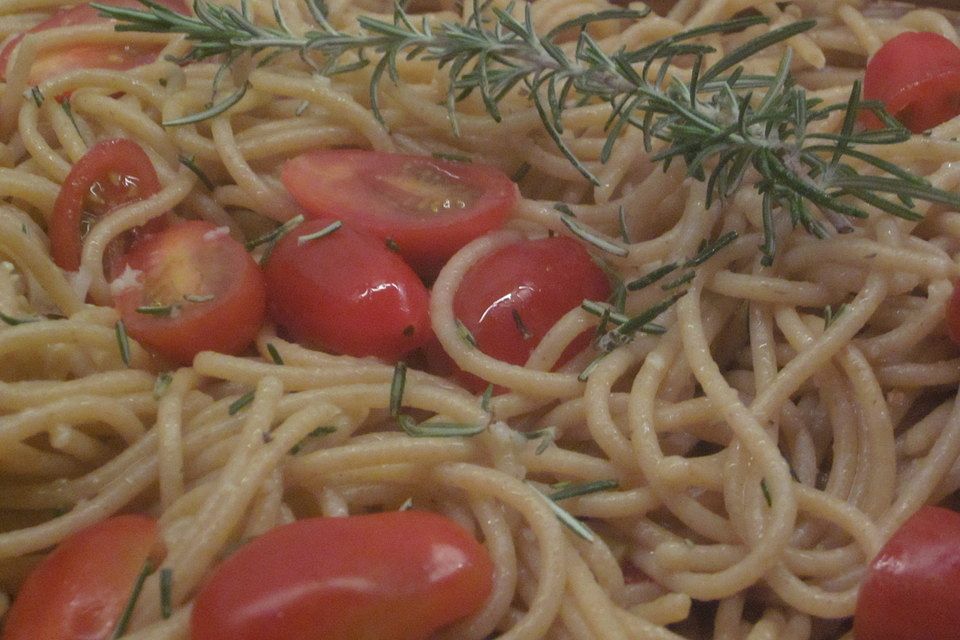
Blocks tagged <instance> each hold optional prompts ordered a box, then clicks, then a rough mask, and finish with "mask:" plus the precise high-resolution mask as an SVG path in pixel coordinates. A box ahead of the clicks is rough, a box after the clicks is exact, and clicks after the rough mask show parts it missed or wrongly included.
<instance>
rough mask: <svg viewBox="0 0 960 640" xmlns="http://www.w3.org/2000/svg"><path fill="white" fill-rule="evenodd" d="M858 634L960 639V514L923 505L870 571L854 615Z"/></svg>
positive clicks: (868, 638)
mask: <svg viewBox="0 0 960 640" xmlns="http://www.w3.org/2000/svg"><path fill="white" fill-rule="evenodd" d="M853 629H854V635H855V636H856V638H857V640H955V639H956V638H957V634H958V630H960V514H958V513H957V512H955V511H951V510H949V509H944V508H941V507H923V508H922V509H920V510H919V511H918V512H917V513H915V514H914V515H913V516H912V517H911V518H910V519H909V520H907V521H906V523H904V525H903V526H902V527H900V529H898V530H897V532H896V533H894V534H893V537H892V538H890V540H888V541H887V544H885V545H884V547H883V548H882V549H881V550H880V553H879V554H878V555H877V557H876V558H874V559H873V562H871V563H870V567H869V569H868V571H867V575H866V578H865V579H864V581H863V584H861V586H860V595H859V597H858V599H857V609H856V613H855V615H854V619H853Z"/></svg>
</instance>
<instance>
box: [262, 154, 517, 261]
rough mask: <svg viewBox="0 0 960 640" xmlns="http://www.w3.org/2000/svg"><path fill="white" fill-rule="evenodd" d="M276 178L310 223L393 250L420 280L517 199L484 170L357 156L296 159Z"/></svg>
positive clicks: (504, 180) (509, 186)
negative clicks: (370, 238)
mask: <svg viewBox="0 0 960 640" xmlns="http://www.w3.org/2000/svg"><path fill="white" fill-rule="evenodd" d="M281 177H282V178H283V184H284V185H286V187H287V189H288V190H289V191H290V194H291V195H292V196H293V197H294V198H295V199H296V200H297V202H299V203H300V204H301V205H302V206H303V208H304V209H306V210H307V212H308V213H309V214H310V215H311V216H314V217H326V218H339V219H341V220H343V221H344V222H347V223H349V224H350V225H352V226H353V227H354V228H355V229H361V230H363V231H367V232H369V233H371V234H373V235H375V236H378V237H379V238H382V239H383V240H385V241H387V240H389V241H391V242H392V243H395V245H396V247H397V251H399V253H400V255H402V256H403V257H404V258H405V259H406V261H407V262H408V263H409V264H410V265H411V266H412V267H413V268H414V270H415V271H417V273H419V274H421V275H422V276H423V277H425V278H432V277H434V276H435V275H436V274H437V272H438V271H440V268H441V267H442V266H443V265H444V264H445V263H446V261H447V260H448V259H449V258H450V256H452V255H453V254H454V253H456V251H457V250H458V249H460V248H461V247H462V246H464V245H465V244H467V243H468V242H470V241H471V240H473V239H475V238H477V237H479V236H481V235H483V234H484V233H487V232H488V231H491V230H493V229H497V228H499V227H500V226H502V225H503V223H504V222H505V221H506V220H507V218H508V217H509V215H510V213H511V212H512V211H513V209H514V207H515V206H516V202H517V197H518V193H517V187H516V185H515V184H514V183H513V182H511V181H510V179H509V178H508V177H507V176H506V175H504V174H503V173H502V172H501V171H500V170H499V169H495V168H493V167H490V166H485V165H479V164H468V163H463V162H448V161H444V160H438V159H436V158H430V157H425V156H408V155H399V154H394V153H383V152H378V151H361V150H358V149H340V150H335V151H314V152H311V153H306V154H303V155H301V156H297V157H296V158H294V159H292V160H290V161H288V162H287V163H286V164H284V166H283V170H282V176H281Z"/></svg>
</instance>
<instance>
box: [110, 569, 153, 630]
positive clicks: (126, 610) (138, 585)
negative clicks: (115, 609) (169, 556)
mask: <svg viewBox="0 0 960 640" xmlns="http://www.w3.org/2000/svg"><path fill="white" fill-rule="evenodd" d="M154 571H156V568H155V567H154V566H153V562H152V561H151V560H150V558H147V561H146V562H144V563H143V568H142V569H140V573H139V574H138V575H137V580H136V582H134V583H133V589H132V590H131V591H130V597H129V598H128V599H127V604H126V606H124V607H123V611H122V612H121V613H120V619H119V620H117V626H116V627H114V629H113V633H112V634H111V635H110V640H116V639H117V638H120V637H123V634H125V633H126V632H127V627H128V626H129V625H130V619H131V618H132V617H133V608H134V607H136V606H137V599H138V598H140V592H141V591H143V583H144V582H146V581H147V577H148V576H149V575H150V574H151V573H153V572H154Z"/></svg>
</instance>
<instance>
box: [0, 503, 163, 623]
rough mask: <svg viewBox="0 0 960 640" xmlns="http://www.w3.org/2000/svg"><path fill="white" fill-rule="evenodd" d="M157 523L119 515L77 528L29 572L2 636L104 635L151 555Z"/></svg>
mask: <svg viewBox="0 0 960 640" xmlns="http://www.w3.org/2000/svg"><path fill="white" fill-rule="evenodd" d="M159 545H160V543H159V538H158V529H157V523H156V521H154V520H153V519H151V518H147V517H145V516H136V515H124V516H115V517H113V518H109V519H107V520H103V521H102V522H98V523H97V524H95V525H93V526H91V527H89V528H87V529H83V530H82V531H78V532H77V533H75V534H73V535H72V536H70V537H69V538H67V539H66V540H64V541H63V542H61V543H60V545H59V546H58V547H57V548H56V549H54V551H53V552H52V553H51V554H50V555H48V556H47V557H46V558H44V559H43V560H42V561H41V562H40V564H39V565H37V567H36V568H35V569H34V570H33V572H32V573H30V575H29V576H27V579H26V581H25V582H24V583H23V586H22V587H21V588H20V591H19V593H17V596H16V598H15V599H14V601H13V606H12V607H11V608H10V611H9V612H8V613H7V616H6V618H5V622H4V626H3V634H2V636H0V638H2V640H79V639H81V638H82V639H83V640H106V639H107V638H110V637H111V636H112V633H113V630H114V627H115V626H116V625H117V621H118V620H119V618H120V614H121V613H122V612H123V608H124V607H125V606H126V604H127V602H128V601H129V599H130V594H131V592H132V590H133V586H134V583H135V582H136V579H137V576H138V575H139V574H140V572H141V571H142V570H143V567H144V564H145V563H146V561H147V559H148V558H152V559H157V558H156V556H157V555H158V554H157V551H158V548H159Z"/></svg>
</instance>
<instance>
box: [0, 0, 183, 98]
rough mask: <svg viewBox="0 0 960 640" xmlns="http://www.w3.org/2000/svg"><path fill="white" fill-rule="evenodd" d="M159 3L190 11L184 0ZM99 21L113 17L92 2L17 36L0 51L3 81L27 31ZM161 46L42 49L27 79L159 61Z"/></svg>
mask: <svg viewBox="0 0 960 640" xmlns="http://www.w3.org/2000/svg"><path fill="white" fill-rule="evenodd" d="M158 2H159V3H160V4H161V5H163V6H165V7H167V8H168V9H170V10H171V11H176V12H177V13H182V14H184V15H187V14H188V13H189V10H188V9H187V5H186V4H184V2H183V1H182V0H158ZM104 4H109V5H114V6H117V7H125V8H127V9H142V8H143V5H142V4H140V3H139V2H137V0H104ZM98 22H103V23H106V22H111V20H110V19H109V18H105V17H103V16H101V15H100V12H99V11H97V10H96V9H94V8H93V7H91V6H90V5H89V4H81V5H77V6H75V7H69V8H64V9H60V10H59V11H57V12H56V13H55V14H53V15H52V16H50V17H49V18H47V19H46V20H44V21H43V22H41V23H40V24H38V25H37V26H35V27H34V28H32V29H30V30H29V31H27V32H26V33H21V34H20V35H18V36H16V37H14V38H13V39H12V40H10V42H8V43H7V45H6V46H5V47H4V48H3V50H2V51H0V80H4V79H5V78H6V74H7V63H8V62H9V60H10V56H11V55H13V50H14V49H15V48H16V46H17V45H18V44H19V43H20V41H21V40H23V36H24V35H26V34H27V33H37V32H38V31H45V30H46V29H55V28H57V27H71V26H74V25H80V24H95V23H98ZM161 49H162V47H160V46H157V45H153V44H112V45H111V44H74V45H68V46H66V47H63V48H59V49H49V50H46V51H43V52H41V53H40V54H39V55H38V56H37V58H36V59H35V60H34V61H33V65H32V66H31V67H30V75H29V77H28V82H29V83H30V84H33V85H36V84H39V83H41V82H43V81H44V80H46V79H47V78H50V77H52V76H55V75H57V74H58V73H63V72H64V71H71V70H73V69H117V70H121V71H122V70H124V69H132V68H134V67H139V66H141V65H144V64H148V63H150V62H153V61H154V60H156V59H157V55H158V54H159V53H160V50H161Z"/></svg>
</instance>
